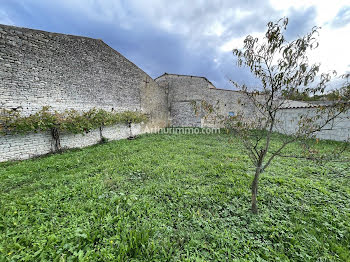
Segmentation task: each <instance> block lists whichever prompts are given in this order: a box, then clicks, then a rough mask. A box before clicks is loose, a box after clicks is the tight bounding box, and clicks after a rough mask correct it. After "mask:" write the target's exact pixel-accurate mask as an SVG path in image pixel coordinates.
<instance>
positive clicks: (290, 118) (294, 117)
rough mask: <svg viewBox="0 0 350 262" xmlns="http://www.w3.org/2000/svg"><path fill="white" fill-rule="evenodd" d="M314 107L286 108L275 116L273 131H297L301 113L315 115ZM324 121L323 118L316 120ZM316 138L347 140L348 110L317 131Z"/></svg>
mask: <svg viewBox="0 0 350 262" xmlns="http://www.w3.org/2000/svg"><path fill="white" fill-rule="evenodd" d="M316 110H317V109H316V108H286V109H283V110H281V111H280V112H279V114H278V115H277V116H276V117H277V119H278V122H277V124H276V128H275V131H277V132H279V133H282V134H287V135H291V134H294V133H296V132H297V131H298V129H299V125H298V121H299V119H300V116H301V115H306V116H308V117H311V116H313V115H315V111H316ZM318 121H319V123H325V119H322V118H321V119H320V120H318ZM315 135H316V138H319V139H329V140H336V141H348V140H349V139H350V112H347V113H345V114H341V115H339V117H337V118H336V119H335V120H334V121H332V122H330V123H329V124H328V125H326V126H325V128H324V130H322V131H320V132H317V133H316V134H315Z"/></svg>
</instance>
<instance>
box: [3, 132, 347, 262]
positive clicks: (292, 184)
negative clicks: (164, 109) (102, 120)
mask: <svg viewBox="0 0 350 262" xmlns="http://www.w3.org/2000/svg"><path fill="white" fill-rule="evenodd" d="M277 138H278V137H277ZM336 146H339V143H336V142H321V143H319V147H320V148H322V150H324V151H330V150H332V148H334V147H336ZM298 148H299V147H298V145H297V144H294V145H292V146H291V147H290V148H289V150H290V151H293V152H296V151H298V150H299V149H298ZM348 154H349V152H348ZM349 168H350V164H349V163H348V164H347V163H332V164H327V166H324V165H319V164H316V163H314V162H310V161H306V160H302V159H300V160H296V159H288V158H283V159H277V161H275V162H274V163H273V164H272V166H271V167H270V168H269V169H268V171H267V172H266V173H264V174H263V175H262V179H261V184H260V191H259V194H260V195H259V197H258V201H259V207H260V214H259V215H258V216H255V215H252V214H251V213H250V211H249V208H250V189H249V187H250V183H251V180H252V171H253V170H252V169H251V167H250V166H249V160H248V158H247V156H245V154H244V153H243V151H242V149H241V148H240V144H239V143H237V141H236V140H235V139H233V141H231V142H229V140H228V136H227V135H223V134H221V135H217V134H216V135H214V134H212V135H166V134H163V135H144V136H142V137H140V138H138V139H136V140H132V141H128V140H121V141H114V142H110V143H107V144H103V145H98V146H93V147H89V148H86V149H83V150H72V151H68V152H65V153H63V154H57V155H51V156H46V157H42V158H38V159H33V160H27V161H23V162H12V163H11V162H10V163H3V164H0V201H1V202H0V204H1V206H0V261H3V260H4V261H7V260H9V261H17V260H20V261H41V260H47V261H179V260H180V261H226V260H227V261H350V233H349V232H350V171H349Z"/></svg>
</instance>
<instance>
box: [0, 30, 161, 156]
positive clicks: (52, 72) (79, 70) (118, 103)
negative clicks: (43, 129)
mask: <svg viewBox="0 0 350 262" xmlns="http://www.w3.org/2000/svg"><path fill="white" fill-rule="evenodd" d="M0 80H1V82H0V109H2V108H6V109H14V110H21V111H22V113H23V114H24V115H29V114H32V113H35V112H36V111H38V110H39V109H41V108H42V107H43V106H51V107H52V108H53V109H54V110H58V111H64V110H65V109H76V110H80V111H87V110H89V109H91V108H93V107H96V108H103V109H105V110H115V111H125V110H131V111H141V112H143V113H146V114H149V116H150V121H149V122H148V123H147V124H146V125H142V127H141V130H140V132H141V133H142V132H143V130H144V129H145V127H153V128H154V127H156V128H162V127H165V126H166V125H167V119H168V112H167V109H168V107H167V94H166V90H165V89H164V88H161V87H159V86H158V84H157V83H156V82H155V81H153V79H152V78H151V77H149V76H148V75H147V74H146V73H145V72H143V71H142V70H141V69H140V68H138V67H137V66H136V65H134V64H133V63H132V62H130V61H129V60H127V59H126V58H125V57H123V56H122V55H121V54H120V53H118V52H117V51H115V50H114V49H112V48H111V47H109V46H108V45H107V44H105V43H104V42H103V41H102V40H97V39H91V38H87V37H80V36H72V35H63V34H56V33H48V32H43V31H38V30H32V29H25V28H18V27H12V26H5V25H0ZM121 132H122V131H121ZM92 133H93V132H92ZM91 136H93V135H92V134H88V135H86V136H83V137H74V141H75V142H73V141H72V140H71V141H70V142H69V143H67V144H73V145H74V146H76V147H80V146H85V145H87V144H93V143H95V142H96V141H97V140H98V139H99V136H96V138H94V139H90V138H89V137H91ZM113 136H114V137H116V138H119V136H118V135H113ZM122 137H124V136H122ZM67 139H68V136H67ZM48 140H50V139H49V138H48V137H47V135H44V134H33V135H28V136H25V137H21V138H19V137H18V136H13V137H12V136H5V137H4V136H2V137H0V149H1V151H0V161H4V160H9V159H17V158H21V159H23V158H27V151H28V152H37V153H38V154H42V153H46V152H47V151H48V148H49V147H48V146H47V144H48ZM14 141H17V142H16V143H15V142H14ZM21 141H23V143H24V144H23V143H22V142H21ZM31 141H32V142H31ZM40 141H42V142H40ZM62 143H64V139H63V141H62ZM12 145H13V147H12ZM17 145H21V146H17ZM23 147H26V148H27V151H25V150H24V149H23ZM21 150H22V151H23V153H22V156H21V157H18V156H19V155H21V153H20V152H21ZM31 155H32V154H31Z"/></svg>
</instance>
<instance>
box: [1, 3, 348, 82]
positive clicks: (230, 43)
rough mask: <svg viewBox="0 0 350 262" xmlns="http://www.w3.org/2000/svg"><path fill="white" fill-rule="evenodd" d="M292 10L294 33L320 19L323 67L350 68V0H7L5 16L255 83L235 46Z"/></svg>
mask: <svg viewBox="0 0 350 262" xmlns="http://www.w3.org/2000/svg"><path fill="white" fill-rule="evenodd" d="M283 16H288V17H289V21H290V24H289V29H288V32H287V35H288V39H293V38H295V37H297V36H301V35H303V34H305V33H306V32H308V31H309V30H310V29H311V28H312V27H313V26H315V25H317V26H321V27H322V29H321V31H320V47H319V48H318V50H316V51H315V52H314V53H313V54H311V57H312V61H314V62H321V63H322V67H321V69H322V71H327V70H332V69H335V70H337V71H338V73H345V72H348V71H350V52H349V43H350V2H349V0H334V1H328V0H310V1H303V0H290V1H284V0H270V1H263V0H207V1H206V0H174V1H172V0H119V1H118V0H50V1H49V0H0V23H1V24H8V25H15V26H21V27H28V28H35V29H40V30H45V31H51V32H59V33H66V34H74V35H82V36H89V37H93V38H99V39H103V40H104V41H105V42H106V43H107V44H109V45H110V46H111V47H113V48H114V49H116V50H118V51H119V52H121V53H122V54H123V55H124V56H126V57H127V58H128V59H130V60H131V61H132V62H134V63H135V64H137V65H138V66H139V67H141V68H142V69H143V70H144V71H146V72H147V73H148V74H149V75H150V76H151V77H153V78H155V77H157V76H159V75H161V74H163V73H164V72H167V73H176V74H189V75H199V76H206V77H207V78H208V79H209V80H211V81H212V82H213V83H214V84H215V85H216V86H217V87H219V88H231V86H230V84H229V83H228V80H227V79H229V78H231V79H235V80H236V81H245V82H248V83H254V79H253V78H252V77H251V75H250V74H249V73H248V72H247V71H246V70H244V69H240V68H237V67H236V66H235V63H234V59H233V55H232V52H231V50H232V49H233V48H235V47H240V46H242V43H243V39H244V38H245V36H247V35H248V34H252V35H253V36H260V35H262V33H263V32H264V31H265V29H266V24H267V22H269V21H276V20H278V19H279V18H281V17H283Z"/></svg>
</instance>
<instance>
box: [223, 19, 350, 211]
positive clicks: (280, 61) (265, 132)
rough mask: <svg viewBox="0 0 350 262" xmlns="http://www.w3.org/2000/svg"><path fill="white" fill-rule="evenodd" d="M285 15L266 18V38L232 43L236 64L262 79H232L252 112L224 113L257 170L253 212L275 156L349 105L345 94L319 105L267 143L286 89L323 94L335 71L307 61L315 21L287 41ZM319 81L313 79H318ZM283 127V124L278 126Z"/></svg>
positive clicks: (286, 101)
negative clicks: (254, 83)
mask: <svg viewBox="0 0 350 262" xmlns="http://www.w3.org/2000/svg"><path fill="white" fill-rule="evenodd" d="M287 25H288V19H287V18H284V19H281V20H279V21H278V22H276V23H274V22H269V23H268V24H267V32H266V34H265V37H264V39H262V41H261V40H259V39H257V38H254V37H252V36H250V35H249V36H247V37H246V38H245V40H244V47H243V49H242V50H240V49H234V50H233V54H234V56H235V57H236V58H237V64H238V66H246V67H248V68H249V69H250V71H251V72H252V74H253V75H254V76H255V77H256V78H257V79H259V80H260V83H261V85H260V86H259V87H256V88H249V87H248V86H247V85H245V84H239V83H237V82H235V81H231V82H232V83H233V84H234V86H235V87H236V88H237V89H239V90H241V91H243V93H244V94H246V95H247V97H248V98H249V104H250V106H252V107H253V108H254V113H253V114H252V115H250V116H247V115H244V114H242V115H238V116H236V117H231V118H227V119H226V120H225V123H226V126H227V127H229V128H231V129H232V130H233V131H234V132H235V134H236V135H237V136H238V137H239V138H241V140H242V142H243V145H244V147H245V149H246V150H247V152H248V155H249V157H250V159H251V161H252V163H253V164H254V167H255V173H254V178H253V181H252V185H251V193H252V202H251V204H252V212H253V213H257V212H258V207H257V195H258V184H259V178H260V175H261V174H262V173H263V172H264V171H265V170H266V169H267V168H268V167H269V165H270V164H271V162H272V161H273V160H274V159H275V157H276V156H282V153H283V150H284V149H285V148H286V146H287V145H288V144H290V143H293V142H295V141H304V140H305V139H306V138H310V137H314V136H315V134H316V133H317V132H318V131H321V130H325V129H331V128H332V123H333V121H334V119H336V118H337V117H338V116H340V115H341V114H343V113H345V112H346V111H347V110H348V108H349V103H348V101H349V100H347V101H346V98H345V99H344V98H343V99H341V100H338V101H334V102H333V103H332V104H331V105H328V106H320V107H318V108H317V109H313V110H311V111H310V113H308V114H304V115H302V116H300V118H299V119H298V121H297V129H296V130H295V131H294V132H293V134H292V135H291V136H288V137H286V138H285V140H283V143H282V144H280V145H279V146H278V148H276V147H275V146H274V147H272V146H271V142H272V140H273V132H274V131H278V130H279V123H280V122H281V121H280V120H281V116H282V115H281V112H283V110H285V108H286V107H287V106H288V105H289V103H290V99H288V94H290V95H294V94H295V93H296V90H302V91H301V92H307V93H309V94H319V95H320V94H323V93H324V92H325V88H326V86H327V84H328V83H329V82H330V80H331V78H332V76H334V75H335V74H336V73H335V72H330V73H322V74H319V69H320V64H310V63H309V60H308V54H309V51H310V50H312V49H314V48H317V47H318V41H317V35H318V30H319V28H318V27H314V28H313V29H312V30H311V32H310V33H308V34H306V35H305V36H303V37H300V38H298V39H296V40H294V41H291V42H288V41H287V40H286V39H285V36H284V33H285V31H286V29H287ZM316 82H317V83H316ZM280 131H282V130H280Z"/></svg>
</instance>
